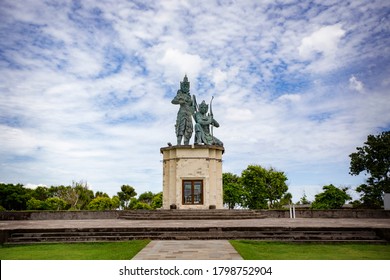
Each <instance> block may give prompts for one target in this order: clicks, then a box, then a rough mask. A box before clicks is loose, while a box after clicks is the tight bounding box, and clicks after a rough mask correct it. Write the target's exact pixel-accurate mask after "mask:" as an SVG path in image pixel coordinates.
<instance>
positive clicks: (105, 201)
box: [88, 196, 112, 210]
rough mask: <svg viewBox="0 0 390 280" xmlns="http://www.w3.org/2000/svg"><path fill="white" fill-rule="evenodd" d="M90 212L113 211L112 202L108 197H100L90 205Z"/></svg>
mask: <svg viewBox="0 0 390 280" xmlns="http://www.w3.org/2000/svg"><path fill="white" fill-rule="evenodd" d="M88 209H90V210H110V209H112V200H111V198H109V197H106V196H98V197H96V198H94V199H92V200H91V202H90V203H89V204H88Z"/></svg>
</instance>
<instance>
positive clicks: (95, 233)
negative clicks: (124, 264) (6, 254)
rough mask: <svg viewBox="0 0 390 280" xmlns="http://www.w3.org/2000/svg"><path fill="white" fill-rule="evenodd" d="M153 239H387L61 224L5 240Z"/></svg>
mask: <svg viewBox="0 0 390 280" xmlns="http://www.w3.org/2000/svg"><path fill="white" fill-rule="evenodd" d="M134 239H151V240H202V239H203V240H206V239H255V240H264V241H288V242H317V243H328V242H336V243H339V242H359V243H386V242H388V241H386V240H385V239H383V238H382V237H381V234H380V232H379V230H377V229H367V228H275V227H223V228H218V227H155V228H144V227H138V228H66V229H64V228H62V229H14V230H9V231H8V232H7V237H6V242H5V244H30V243H42V242H50V243H52V242H94V241H125V240H134Z"/></svg>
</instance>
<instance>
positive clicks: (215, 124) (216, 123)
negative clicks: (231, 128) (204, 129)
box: [212, 118, 219, 127]
mask: <svg viewBox="0 0 390 280" xmlns="http://www.w3.org/2000/svg"><path fill="white" fill-rule="evenodd" d="M212 125H213V126H215V127H219V123H218V122H217V121H216V120H215V119H214V118H213V120H212Z"/></svg>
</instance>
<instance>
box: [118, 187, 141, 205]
mask: <svg viewBox="0 0 390 280" xmlns="http://www.w3.org/2000/svg"><path fill="white" fill-rule="evenodd" d="M136 195H137V193H136V192H135V189H134V188H133V187H132V186H129V185H123V186H122V187H121V191H120V192H118V197H119V200H120V204H121V207H122V208H123V209H127V208H128V206H129V202H130V200H131V198H133V197H134V196H136Z"/></svg>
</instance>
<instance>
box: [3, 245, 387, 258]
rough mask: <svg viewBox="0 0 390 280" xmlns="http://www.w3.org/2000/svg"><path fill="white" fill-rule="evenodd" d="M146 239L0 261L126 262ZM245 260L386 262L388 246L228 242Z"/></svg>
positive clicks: (42, 249) (6, 250)
mask: <svg viewBox="0 0 390 280" xmlns="http://www.w3.org/2000/svg"><path fill="white" fill-rule="evenodd" d="M149 242H150V241H149V240H134V241H127V242H91V243H70V244H33V245H7V246H1V247H0V259H1V260H130V259H132V258H133V257H134V256H135V255H136V254H137V253H138V252H139V251H140V250H141V249H142V248H144V247H145V246H146V245H147V244H148V243H149ZM230 242H231V244H232V245H233V247H234V248H236V250H237V251H238V252H239V253H240V255H241V256H242V257H243V258H244V259H245V260H390V245H375V244H313V243H305V244H294V243H282V242H260V241H248V240H231V241H230Z"/></svg>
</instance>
